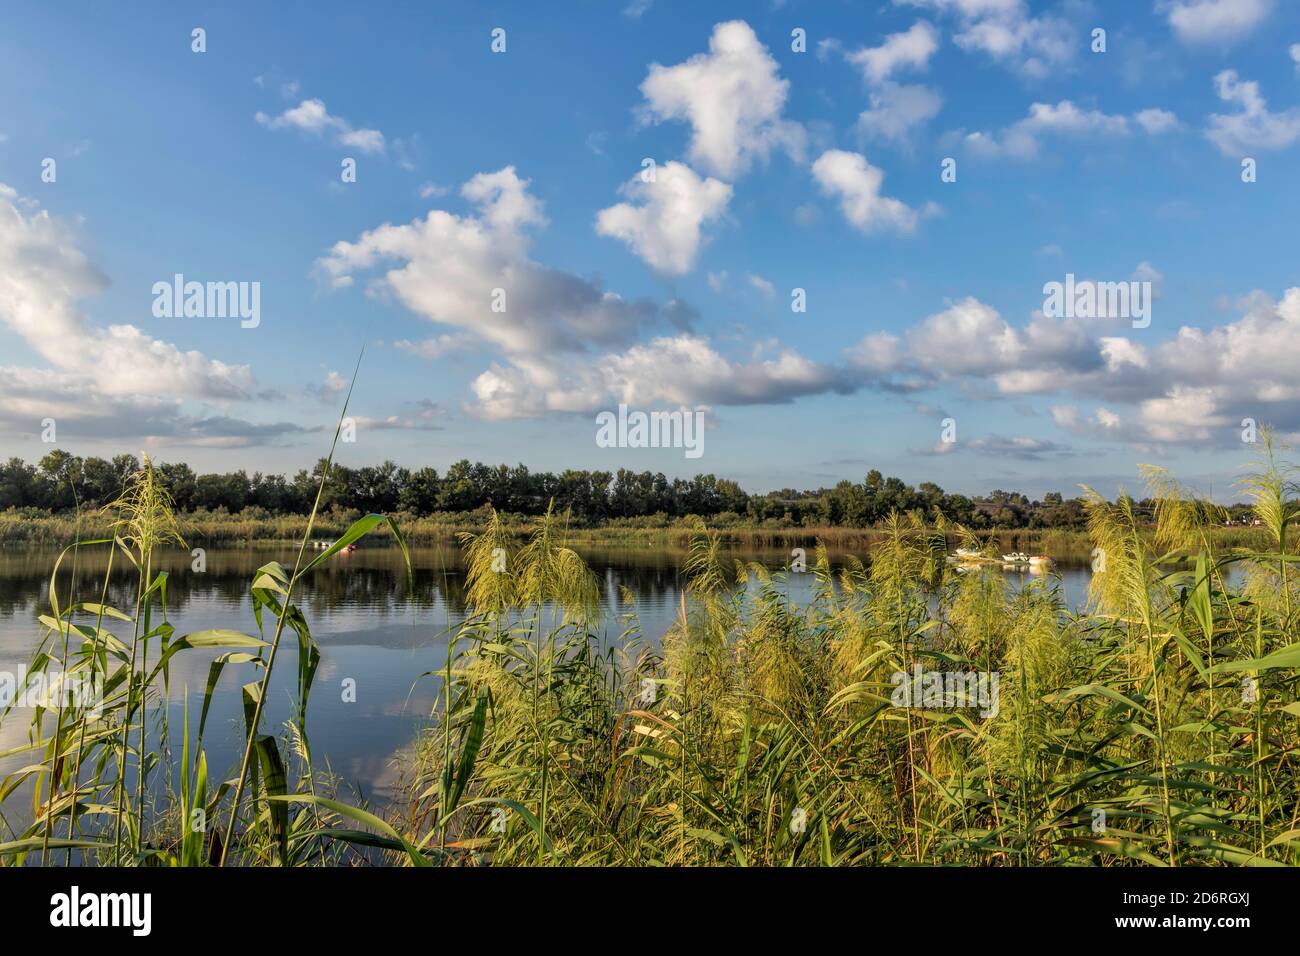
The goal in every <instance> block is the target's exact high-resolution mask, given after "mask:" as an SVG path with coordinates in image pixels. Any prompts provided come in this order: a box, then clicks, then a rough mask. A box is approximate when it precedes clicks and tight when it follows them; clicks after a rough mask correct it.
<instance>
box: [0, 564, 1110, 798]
mask: <svg viewBox="0 0 1300 956" xmlns="http://www.w3.org/2000/svg"><path fill="white" fill-rule="evenodd" d="M577 550H578V551H579V552H580V553H581V554H582V556H583V557H584V558H585V559H586V560H587V561H588V563H589V564H590V565H591V567H592V569H593V570H594V571H595V573H596V574H597V576H598V577H599V579H600V581H601V587H602V603H603V607H604V616H603V621H602V624H601V630H602V631H603V632H604V634H605V635H606V638H607V640H609V641H611V642H614V641H617V640H618V638H619V634H620V632H621V631H622V630H623V627H624V622H623V620H622V618H621V614H620V611H619V603H618V598H619V593H620V591H619V589H620V587H626V588H627V589H628V590H629V591H631V593H632V594H633V596H634V597H635V599H636V612H637V616H638V619H639V622H640V625H641V631H642V635H643V637H644V638H645V639H647V640H650V641H658V640H659V639H660V638H661V637H662V636H663V634H664V633H665V632H666V631H667V629H668V627H669V625H670V624H671V622H672V619H673V617H674V615H675V614H677V613H678V610H679V607H680V603H679V602H680V599H681V591H682V584H683V581H682V576H681V566H682V563H683V560H684V554H683V552H681V551H679V550H664V549H662V548H656V547H630V548H617V549H611V548H597V547H588V548H583V547H579V548H577ZM732 554H733V556H734V557H736V558H739V559H743V560H746V561H759V562H761V563H763V564H765V565H767V566H768V567H771V568H778V567H781V566H782V565H783V564H784V563H786V562H788V560H789V552H788V551H787V550H781V549H772V550H767V551H761V550H745V551H739V550H738V551H734V552H732ZM295 556H296V549H295V548H294V547H291V546H267V545H259V546H251V547H241V548H231V549H216V548H213V549H209V550H208V552H207V568H206V571H205V572H203V573H196V572H194V571H193V570H191V558H190V556H189V553H188V552H182V551H179V550H178V551H176V552H174V553H172V554H169V555H166V556H164V557H163V559H162V566H161V568H160V570H167V571H168V572H169V579H168V585H167V604H168V608H167V610H168V620H169V621H170V622H171V623H172V624H173V625H174V626H175V628H176V633H177V634H187V633H190V632H193V631H200V630H205V629H208V628H217V627H221V628H230V629H235V630H240V631H244V632H245V633H250V634H253V635H256V634H257V626H256V623H255V621H254V619H253V614H252V610H251V601H250V597H249V593H248V586H249V582H250V581H251V580H252V575H253V572H254V571H255V570H256V569H257V568H258V567H260V566H261V565H263V564H265V563H266V562H268V561H272V560H278V561H280V562H282V563H284V564H285V565H286V566H292V564H293V561H294V558H295ZM57 557H58V552H57V551H53V550H46V549H35V548H31V549H21V550H15V549H0V670H2V671H10V672H14V673H16V672H17V671H18V670H19V669H20V668H21V667H24V666H25V665H26V664H27V662H28V661H29V660H30V657H31V653H32V650H33V648H34V646H35V644H36V642H37V640H38V639H39V637H40V632H41V627H40V625H39V623H38V621H37V617H38V616H39V615H40V614H48V613H49V600H48V593H47V592H48V588H49V578H50V569H51V568H52V567H53V564H54V561H55V560H56V559H57ZM411 558H412V563H413V564H414V566H415V589H414V593H413V595H412V593H411V592H410V591H409V590H408V588H407V584H406V581H405V575H404V574H403V573H402V569H401V556H400V552H399V551H398V550H397V549H396V548H395V547H392V548H390V547H371V548H364V547H363V548H360V549H358V550H357V551H355V552H353V553H352V554H348V555H339V556H337V557H336V558H334V559H332V560H331V561H330V562H329V564H328V565H326V566H323V567H321V568H320V569H318V570H317V571H315V572H313V574H312V575H311V576H310V577H309V578H308V579H307V580H306V582H305V585H304V586H302V587H301V590H300V591H298V592H296V593H295V602H296V603H297V604H298V605H299V606H300V607H301V608H302V609H303V612H304V613H305V614H306V616H307V620H308V622H309V623H310V625H311V629H312V634H313V635H314V636H315V638H316V640H317V641H318V642H319V644H320V650H321V664H320V668H319V670H318V671H317V675H316V682H315V685H314V686H313V690H312V696H311V701H310V708H309V711H308V728H307V729H308V734H309V737H310V739H311V743H312V750H313V754H314V757H315V759H316V762H317V764H318V765H321V764H324V763H327V764H328V766H329V768H330V769H331V770H332V771H333V772H334V773H335V774H337V775H338V776H339V777H340V778H341V780H342V781H343V782H344V784H345V789H346V790H350V791H352V792H353V793H359V794H360V795H362V796H363V797H364V798H365V799H367V800H370V801H373V802H375V803H383V802H385V801H387V800H388V799H389V798H390V797H391V796H392V795H393V794H394V788H395V786H397V785H398V783H399V777H398V769H397V768H398V763H399V762H398V761H397V760H396V759H395V758H397V757H399V756H400V755H401V754H402V752H403V750H404V748H406V747H407V746H408V745H409V743H410V741H411V740H412V739H413V737H414V736H415V734H416V733H417V732H418V731H419V729H420V728H421V727H422V726H425V725H426V723H427V721H428V717H429V714H430V711H431V709H432V706H433V702H434V699H435V695H436V694H437V692H438V681H437V678H436V677H424V678H421V676H420V675H422V674H425V673H426V672H430V671H437V670H438V669H439V668H441V667H443V666H444V665H445V660H446V654H447V633H448V629H449V627H451V626H454V625H455V624H456V623H458V622H459V621H460V620H461V619H462V618H463V616H464V613H465V601H464V589H465V569H464V565H463V563H462V561H461V556H460V552H459V549H457V548H455V547H453V546H451V545H445V546H439V547H423V548H414V549H412V552H411ZM835 558H836V556H835V555H834V554H832V560H835ZM122 564H123V562H122V561H120V560H118V561H117V562H116V565H115V568H114V573H113V578H112V580H111V583H110V587H109V598H108V603H109V604H112V605H114V606H116V607H119V608H122V609H123V610H126V611H128V612H129V611H130V610H131V607H132V605H133V603H134V586H135V585H134V579H133V578H132V577H131V576H130V575H129V574H128V573H127V570H124V569H123V568H122ZM104 567H105V560H104V556H103V551H102V549H100V550H99V551H98V553H96V554H88V553H86V552H85V551H83V552H82V554H81V555H80V557H79V562H78V574H77V580H78V599H79V600H89V601H97V600H98V599H99V598H98V595H99V588H100V587H101V585H102V580H103V572H104ZM70 571H71V565H70V561H68V560H65V564H64V567H63V569H62V570H61V573H60V578H59V589H60V592H61V593H65V592H66V588H67V587H68V583H69V579H70ZM1088 574H1089V572H1088V570H1087V568H1086V567H1078V568H1074V567H1064V568H1057V569H1056V570H1055V571H1054V574H1053V576H1054V577H1055V578H1056V579H1057V580H1058V581H1059V583H1060V586H1061V588H1062V590H1063V592H1064V596H1065V599H1066V601H1067V602H1069V603H1070V604H1072V605H1077V604H1078V603H1079V602H1081V601H1082V600H1083V598H1084V597H1085V595H1086V592H1087V583H1088ZM1008 576H1009V577H1010V578H1011V579H1012V580H1015V579H1016V578H1018V577H1019V576H1018V575H1015V574H1011V573H1008ZM1025 577H1028V575H1025ZM784 587H785V589H786V591H787V593H788V594H789V596H790V598H791V599H792V600H793V601H795V602H796V603H800V602H804V601H806V599H807V598H808V596H809V593H810V590H811V575H791V576H790V577H789V578H788V579H787V581H786V583H785V584H784ZM267 621H268V624H269V626H268V635H267V636H268V637H269V634H270V630H271V628H272V627H273V623H272V619H270V618H269V617H268V618H267ZM112 623H113V624H116V625H117V629H114V628H113V627H112V626H111V625H110V624H109V622H107V621H106V622H105V626H106V628H107V629H109V630H110V631H113V632H114V633H115V634H116V635H117V636H118V637H119V638H121V637H125V638H126V639H127V641H128V642H129V640H130V631H129V629H128V630H127V631H126V632H125V633H123V632H122V631H121V628H123V627H126V625H124V624H123V623H122V622H112ZM296 646H297V641H296V640H295V639H293V636H292V635H288V636H287V638H286V639H285V640H284V641H283V643H282V645H281V650H280V656H279V657H278V659H277V661H276V669H275V673H276V675H277V676H276V678H274V679H273V680H272V683H271V688H270V690H269V691H268V697H267V714H266V716H267V718H268V720H267V724H266V726H268V727H273V728H276V729H277V730H278V728H280V727H281V726H282V722H283V721H284V720H285V719H286V717H287V716H288V713H289V705H290V702H291V700H292V697H293V695H294V691H295V688H294V682H295V674H296V661H295V660H294V657H295V655H296ZM216 653H219V652H214V653H207V652H203V651H199V650H192V651H184V652H182V653H181V654H179V655H178V656H177V657H176V658H173V661H174V662H176V663H174V664H173V669H172V675H171V694H170V697H171V701H172V704H171V707H172V712H171V714H170V719H171V726H172V728H173V730H172V733H173V735H179V733H180V728H181V721H182V717H183V715H182V713H181V708H182V707H183V706H184V705H183V703H182V702H183V701H184V699H185V695H186V692H187V690H188V694H189V700H190V709H191V728H192V731H193V730H197V726H198V707H199V703H200V701H201V700H202V697H203V688H204V684H205V682H206V680H207V675H208V665H209V664H210V662H211V660H212V658H213V657H214V656H216ZM257 678H258V673H257V671H256V670H255V669H254V668H253V667H252V665H247V664H245V665H238V666H236V665H231V666H228V667H227V668H226V670H225V672H224V673H223V674H222V677H221V683H220V684H219V685H218V689H217V692H216V694H215V695H214V698H213V703H212V710H211V713H210V715H209V718H208V727H207V730H206V735H205V749H206V750H207V755H208V766H209V768H210V769H209V777H210V778H212V777H217V779H225V778H226V777H228V776H232V775H234V774H235V773H236V772H237V770H238V765H237V761H238V758H239V753H240V751H239V747H240V746H241V740H242V738H241V725H242V712H241V710H240V704H239V699H240V694H239V687H240V686H241V685H243V684H245V683H247V682H249V681H251V680H255V679H257ZM347 678H351V679H353V680H354V681H355V682H356V702H355V703H345V702H344V701H343V693H342V687H343V682H344V681H345V679H347ZM29 719H30V715H29V713H28V712H27V711H25V710H21V709H20V710H15V711H13V712H11V714H10V716H9V717H8V718H7V719H5V720H4V721H3V723H0V750H4V749H8V748H10V747H14V746H17V745H20V744H22V743H23V742H25V741H26V739H27V732H28V720H29ZM174 743H175V746H176V748H177V749H179V740H178V739H177V738H176V737H174ZM27 762H28V758H27V757H15V758H10V759H7V760H0V775H2V774H3V773H7V772H10V771H12V770H14V769H16V768H17V767H21V766H23V765H24V764H26V763H27ZM218 774H220V776H217V775H218ZM29 803H30V801H29ZM12 822H14V821H11V823H12Z"/></svg>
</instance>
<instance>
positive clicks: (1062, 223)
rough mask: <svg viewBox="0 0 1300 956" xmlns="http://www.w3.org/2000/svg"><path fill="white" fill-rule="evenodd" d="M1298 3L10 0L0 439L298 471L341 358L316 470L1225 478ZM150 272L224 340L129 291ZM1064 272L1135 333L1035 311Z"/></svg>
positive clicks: (1286, 102)
mask: <svg viewBox="0 0 1300 956" xmlns="http://www.w3.org/2000/svg"><path fill="white" fill-rule="evenodd" d="M1298 14H1300V11H1298V10H1297V9H1296V8H1295V7H1294V6H1293V5H1291V4H1287V3H1283V2H1272V0H1172V2H1164V0H1160V2H1156V0H1152V2H1147V0H1133V2H1118V0H1116V2H1100V0H1094V2H1074V0H1064V2H1057V3H1030V2H1025V0H895V2H874V3H847V2H844V3H839V2H819V3H813V2H800V0H787V2H785V3H777V4H774V3H770V2H768V3H757V2H756V3H745V4H739V3H730V4H727V3H701V2H695V3H672V2H668V0H654V2H644V0H642V2H638V3H633V4H632V5H629V4H628V3H626V2H618V3H609V4H605V3H594V2H590V3H577V2H573V3H557V4H547V5H539V4H534V3H517V4H516V3H498V4H472V3H467V2H466V3H438V4H378V5H355V4H344V3H338V4H317V3H312V4H307V3H301V4H300V3H278V4H274V5H271V4H251V3H228V4H212V5H208V6H204V5H201V4H195V5H187V6H186V9H184V10H181V9H177V8H176V7H175V6H173V5H169V4H158V5H139V6H136V7H133V8H132V11H131V15H130V16H128V15H125V14H124V13H123V11H122V10H120V9H114V8H108V7H104V6H103V5H98V4H89V3H86V4H81V5H77V6H76V9H75V13H70V12H67V11H64V12H59V11H57V10H55V9H53V8H51V7H50V6H49V5H41V4H34V3H31V4H29V3H15V4H10V5H7V6H6V8H5V10H4V13H3V20H4V28H3V30H0V89H3V90H4V93H3V94H2V95H3V101H2V102H3V108H0V184H3V186H0V454H4V455H6V456H7V455H19V456H22V457H24V458H27V459H29V460H34V459H36V458H39V457H40V456H41V455H42V454H44V453H45V452H46V451H48V450H49V445H48V444H45V443H43V442H42V440H41V433H42V424H41V423H42V421H43V420H44V419H45V418H47V417H48V418H53V419H55V421H56V423H57V441H58V445H59V447H63V448H66V449H68V450H70V451H73V452H74V453H78V454H114V453H119V452H121V451H139V450H147V451H149V452H150V453H151V454H153V455H155V456H157V457H160V458H162V459H164V460H174V459H184V460H187V461H190V462H191V463H193V464H194V465H195V466H196V467H199V468H201V469H205V470H206V469H214V470H215V469H228V468H233V467H245V468H248V469H250V470H253V469H257V470H263V471H292V470H295V469H297V468H299V467H303V466H306V465H309V464H310V463H311V462H312V461H314V460H315V458H317V457H318V456H319V455H321V454H322V453H323V452H324V450H325V448H326V447H327V445H328V440H329V434H328V433H329V432H330V431H332V426H333V422H334V418H335V416H336V415H337V409H338V406H339V404H340V401H341V393H340V390H339V388H338V384H339V382H340V380H341V379H340V376H342V377H346V376H348V375H349V374H350V373H351V369H352V366H353V364H354V361H355V358H356V355H357V352H358V350H359V349H360V348H361V347H362V345H365V346H366V357H365V360H364V363H363V365H362V370H361V376H360V379H359V382H358V385H357V389H356V394H355V397H354V404H353V414H354V415H355V416H356V418H357V421H358V430H357V441H356V442H355V444H351V445H348V446H345V447H344V448H343V451H342V454H341V457H342V459H343V460H344V461H345V462H347V463H351V464H359V463H370V462H376V461H379V460H382V459H384V458H393V459H395V460H397V461H399V462H400V463H402V464H405V465H408V466H412V467H415V466H421V465H432V466H434V467H437V468H439V469H440V470H441V469H444V468H445V467H446V466H447V465H448V464H449V463H450V462H452V461H455V460H457V459H459V458H462V457H467V458H470V459H480V460H485V461H491V462H501V461H505V462H511V463H514V462H519V461H522V462H524V463H525V464H527V465H529V466H530V467H532V468H535V469H562V468H566V467H578V468H603V469H610V470H613V469H617V468H619V467H628V468H633V469H636V470H646V469H649V470H655V471H663V472H665V473H666V474H668V475H670V476H672V475H689V474H692V473H695V472H697V471H712V472H715V473H717V474H720V475H726V476H729V477H734V478H736V479H737V480H739V481H740V482H741V483H742V485H744V486H745V487H746V488H748V489H751V490H756V491H761V490H767V489H770V488H779V487H785V486H796V487H810V486H818V485H822V484H831V483H834V482H835V481H837V480H839V479H842V478H852V479H855V480H856V479H860V478H861V476H862V475H863V474H864V473H865V472H866V471H867V470H868V469H870V468H878V469H880V470H881V471H884V472H885V473H887V474H897V475H899V476H901V477H904V478H905V479H907V480H909V481H912V482H920V481H925V480H932V481H936V482H938V483H939V484H941V485H943V486H944V487H945V488H948V489H950V490H957V491H963V492H967V493H979V492H984V491H988V490H991V489H992V488H994V487H1003V488H1016V489H1021V490H1025V491H1027V492H1030V493H1035V494H1037V493H1041V492H1042V491H1045V490H1054V489H1058V490H1063V491H1066V492H1070V491H1071V490H1073V488H1074V486H1075V485H1076V484H1077V483H1079V482H1088V483H1092V484H1096V485H1097V486H1098V487H1099V488H1101V489H1103V490H1105V491H1107V492H1113V491H1114V489H1115V487H1116V486H1117V485H1118V484H1119V483H1121V482H1123V483H1125V484H1127V485H1129V486H1134V485H1136V484H1137V480H1136V466H1137V464H1138V463H1139V462H1148V461H1149V462H1156V463H1159V464H1163V465H1166V466H1167V467H1170V468H1172V469H1173V470H1174V471H1175V472H1176V473H1177V474H1179V475H1180V476H1181V477H1183V478H1185V479H1187V480H1189V481H1191V482H1193V483H1195V484H1196V485H1198V486H1199V487H1201V488H1202V489H1204V490H1208V489H1209V486H1210V484H1211V483H1213V486H1214V491H1215V493H1216V496H1219V497H1224V496H1225V495H1226V496H1228V497H1231V495H1228V494H1227V492H1228V490H1229V486H1230V482H1231V479H1232V476H1233V475H1234V474H1236V473H1237V471H1238V468H1239V466H1240V465H1241V464H1242V463H1243V462H1244V461H1245V460H1247V459H1248V457H1249V453H1250V447H1249V446H1247V445H1244V444H1243V443H1242V441H1241V432H1242V428H1241V420H1242V419H1243V418H1244V417H1250V418H1253V419H1255V420H1256V421H1258V422H1260V423H1261V424H1262V423H1273V424H1274V425H1275V426H1276V427H1277V429H1278V430H1279V431H1280V432H1282V433H1283V434H1284V435H1287V436H1294V435H1296V434H1300V386H1297V385H1296V384H1295V374H1294V370H1295V368H1296V367H1297V363H1296V359H1298V358H1300V336H1297V335H1296V334H1295V333H1296V332H1297V331H1300V290H1296V289H1295V288H1294V287H1297V286H1300V276H1298V275H1297V272H1296V269H1297V267H1296V262H1295V259H1294V255H1293V254H1292V253H1291V250H1292V249H1293V247H1294V235H1293V234H1294V224H1295V222H1296V221H1297V212H1298V211H1300V198H1298V194H1297V191H1296V189H1295V188H1294V185H1295V178H1296V172H1297V167H1296V162H1295V157H1296V144H1297V140H1300V72H1298V70H1300V66H1298V62H1300V60H1298V58H1300V46H1293V45H1295V44H1300V15H1298ZM196 27H201V28H202V29H203V30H204V31H206V51H205V52H202V53H196V52H194V51H193V50H192V38H191V31H192V30H193V29H194V28H196ZM497 28H501V29H503V30H504V31H505V47H506V48H505V51H504V52H500V53H494V52H493V51H492V49H491V43H492V31H493V30H494V29H497ZM1096 28H1101V29H1104V30H1105V47H1106V48H1105V51H1104V52H1094V51H1093V49H1092V46H1093V45H1094V39H1093V31H1094V29H1096ZM796 29H800V30H803V31H804V34H805V36H806V50H805V51H804V52H796V51H795V50H794V49H792V44H793V43H794V40H793V39H792V31H794V30H796ZM47 158H51V159H53V160H54V161H55V163H56V166H55V172H56V176H55V180H54V181H53V182H47V181H43V179H42V170H43V165H42V164H43V161H44V160H45V159H47ZM347 158H352V159H354V160H355V161H356V170H357V176H356V182H343V181H342V180H341V176H340V173H341V163H342V162H343V160H345V159H347ZM646 158H651V159H653V160H654V162H655V164H656V167H655V173H656V174H655V177H654V181H653V182H643V181H642V178H641V175H640V174H641V172H642V169H643V166H642V163H643V160H644V159H646ZM945 158H951V159H954V160H955V161H956V170H957V175H956V181H955V182H944V181H942V179H941V176H940V173H941V164H942V163H943V161H944V159H945ZM1244 159H1251V160H1254V165H1255V173H1256V181H1254V182H1243V179H1242V174H1243V170H1242V162H1243V160H1244ZM176 273H181V274H183V275H184V276H185V277H186V279H187V280H192V281H199V282H209V281H213V282H218V281H219V282H228V281H233V282H249V283H251V282H257V283H259V285H260V295H261V299H260V316H259V318H260V321H259V324H258V325H257V327H256V328H241V327H240V323H239V322H238V320H234V319H229V318H203V317H176V318H168V317H157V316H155V314H154V312H153V308H152V307H153V303H154V295H153V293H152V291H151V290H152V287H153V285H154V283H156V282H159V281H164V282H169V281H171V278H172V276H173V275H174V274H176ZM1067 273H1071V274H1074V275H1075V276H1077V277H1078V278H1079V279H1080V280H1095V281H1099V282H1129V281H1139V282H1140V281H1146V282H1150V283H1151V289H1152V290H1153V294H1154V296H1155V298H1154V301H1153V303H1152V308H1151V322H1150V325H1149V326H1147V327H1145V328H1140V327H1133V325H1132V324H1131V323H1130V322H1129V321H1128V320H1127V318H1126V317H1123V316H1114V315H1109V316H1108V315H1101V316H1097V317H1094V318H1089V319H1069V320H1066V319H1060V318H1056V317H1052V316H1044V315H1042V314H1041V310H1042V309H1043V307H1044V294H1043V286H1044V283H1047V282H1051V281H1063V280H1064V278H1065V276H1066V274H1067ZM496 288H502V289H504V290H505V292H506V303H507V304H506V311H505V312H504V313H494V312H493V311H492V309H491V304H490V303H491V290H492V289H496ZM796 288H799V289H803V290H805V294H806V300H807V310H806V311H805V312H794V311H792V309H791V301H792V299H791V293H792V290H793V289H796ZM1288 290H1292V291H1291V292H1288ZM620 401H622V402H626V403H627V404H628V405H629V406H631V407H633V408H642V409H671V408H678V407H681V406H687V407H691V408H695V407H701V406H702V407H705V408H706V409H707V413H706V421H707V423H708V429H707V433H706V440H705V448H704V455H703V457H702V458H700V459H688V458H686V457H685V456H684V455H683V453H682V450H681V449H630V448H624V449H617V448H615V449H610V448H601V447H598V445H597V444H596V441H595V434H596V425H595V417H596V415H597V414H598V413H599V412H600V411H602V410H607V409H613V408H616V407H617V405H618V404H619V402H620ZM946 418H951V419H953V420H954V422H955V433H956V435H955V437H956V441H955V442H944V441H942V440H941V434H942V430H943V424H942V422H943V420H944V419H946ZM950 434H951V430H950Z"/></svg>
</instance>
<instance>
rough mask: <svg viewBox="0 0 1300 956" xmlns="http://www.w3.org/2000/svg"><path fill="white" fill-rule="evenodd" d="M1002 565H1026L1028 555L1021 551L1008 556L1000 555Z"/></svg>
mask: <svg viewBox="0 0 1300 956" xmlns="http://www.w3.org/2000/svg"><path fill="white" fill-rule="evenodd" d="M1002 563H1003V564H1028V563H1029V555H1027V554H1025V552H1023V551H1012V552H1011V553H1010V554H1004V555H1002Z"/></svg>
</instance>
